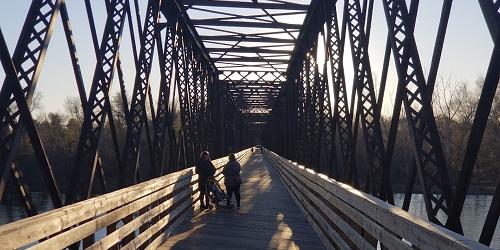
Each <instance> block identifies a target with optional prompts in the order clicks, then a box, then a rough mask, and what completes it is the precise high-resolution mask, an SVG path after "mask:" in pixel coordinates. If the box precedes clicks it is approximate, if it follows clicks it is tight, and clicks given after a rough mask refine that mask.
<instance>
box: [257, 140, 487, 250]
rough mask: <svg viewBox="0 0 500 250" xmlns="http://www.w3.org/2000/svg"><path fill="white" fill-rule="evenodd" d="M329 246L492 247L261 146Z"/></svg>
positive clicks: (375, 247) (344, 247) (394, 247)
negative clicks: (425, 219)
mask: <svg viewBox="0 0 500 250" xmlns="http://www.w3.org/2000/svg"><path fill="white" fill-rule="evenodd" d="M263 151H264V155H265V156H266V158H267V159H269V160H270V162H272V163H273V164H274V166H275V167H276V169H277V170H278V172H279V173H280V176H281V177H282V180H283V181H284V183H285V184H286V186H287V188H288V189H289V191H290V193H291V196H292V197H293V198H294V200H295V202H296V203H297V205H298V206H299V207H300V208H301V209H302V211H303V212H304V214H305V215H306V217H307V219H308V220H309V223H310V224H311V225H312V226H313V228H314V229H315V231H316V232H317V233H318V235H319V236H320V238H321V239H322V240H323V242H324V243H325V246H327V247H328V248H329V249H339V248H340V249H377V248H378V247H380V246H381V247H382V249H450V250H451V249H453V250H455V249H489V248H488V247H486V246H485V245H482V244H480V243H478V242H476V241H474V240H472V239H468V238H466V237H464V236H462V235H459V234H456V233H454V232H452V231H450V230H448V229H446V228H443V227H441V226H438V225H435V224H433V223H429V222H427V221H424V220H422V219H420V218H418V217H416V216H413V215H411V214H409V213H408V212H406V211H404V210H402V209H399V208H397V207H394V206H391V205H390V204H388V203H386V202H384V201H382V200H380V199H377V198H375V197H373V196H371V195H368V194H366V193H363V192H361V191H359V190H357V189H355V188H353V187H351V186H349V185H346V184H343V183H341V182H337V181H335V180H333V179H331V178H328V177H327V176H325V175H322V174H318V173H316V172H314V171H313V170H311V169H308V168H305V167H303V166H300V165H298V164H297V163H294V162H292V161H290V160H288V159H285V158H283V157H281V156H279V155H277V154H275V153H274V152H271V151H268V150H265V149H264V150H263Z"/></svg>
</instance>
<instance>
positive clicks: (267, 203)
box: [159, 153, 325, 249]
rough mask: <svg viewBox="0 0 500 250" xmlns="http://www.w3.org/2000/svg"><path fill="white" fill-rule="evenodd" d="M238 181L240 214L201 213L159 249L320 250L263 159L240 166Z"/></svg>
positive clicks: (230, 211)
mask: <svg viewBox="0 0 500 250" xmlns="http://www.w3.org/2000/svg"><path fill="white" fill-rule="evenodd" d="M242 179H243V184H242V186H241V209H239V210H237V209H235V208H234V209H227V208H219V209H213V210H210V211H204V212H202V213H200V214H198V215H196V216H195V217H193V218H191V219H189V220H187V221H184V222H183V223H182V224H181V225H179V226H178V227H177V228H176V229H175V230H174V232H173V233H172V236H171V237H170V238H168V240H167V241H166V242H164V243H163V244H162V245H161V246H160V247H159V249H325V247H324V246H323V243H322V242H321V240H320V239H319V237H318V236H317V235H316V232H315V231H314V230H313V228H312V227H311V225H310V224H309V223H308V222H307V220H306V218H305V217H304V215H303V214H302V211H301V210H300V209H299V208H298V207H297V205H296V204H295V203H294V201H293V200H292V198H291V197H290V194H289V193H288V190H287V189H286V187H285V186H284V184H283V183H282V181H281V179H280V177H279V175H278V173H277V172H276V170H275V169H274V168H273V167H272V166H271V165H270V164H268V163H267V162H266V160H265V159H264V158H263V156H262V154H260V153H256V154H254V156H252V158H251V159H249V161H248V162H247V163H246V164H245V165H244V166H243V167H242ZM235 203H236V202H235V201H234V197H233V204H235ZM223 204H225V201H224V203H223Z"/></svg>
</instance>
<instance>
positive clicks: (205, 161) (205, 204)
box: [195, 151, 215, 209]
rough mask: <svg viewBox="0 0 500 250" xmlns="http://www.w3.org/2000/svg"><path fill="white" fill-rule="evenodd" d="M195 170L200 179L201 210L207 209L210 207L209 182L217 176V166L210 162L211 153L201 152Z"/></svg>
mask: <svg viewBox="0 0 500 250" xmlns="http://www.w3.org/2000/svg"><path fill="white" fill-rule="evenodd" d="M195 170H196V173H197V174H198V178H199V179H198V182H199V183H198V184H199V187H200V202H201V209H207V208H209V206H210V197H209V191H208V188H207V185H208V180H209V179H210V178H214V174H215V166H214V164H212V162H211V160H210V153H208V151H203V152H201V154H200V159H199V160H198V163H197V164H196V168H195Z"/></svg>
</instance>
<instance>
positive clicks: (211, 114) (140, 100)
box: [0, 0, 283, 245]
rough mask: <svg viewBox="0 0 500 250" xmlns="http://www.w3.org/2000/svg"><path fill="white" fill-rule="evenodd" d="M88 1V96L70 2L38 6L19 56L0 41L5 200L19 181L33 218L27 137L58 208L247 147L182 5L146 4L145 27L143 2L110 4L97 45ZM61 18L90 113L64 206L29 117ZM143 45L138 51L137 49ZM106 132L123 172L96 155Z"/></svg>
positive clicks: (170, 1) (0, 155) (169, 0)
mask: <svg viewBox="0 0 500 250" xmlns="http://www.w3.org/2000/svg"><path fill="white" fill-rule="evenodd" d="M84 3H85V7H86V8H85V11H86V14H87V17H88V22H89V23H88V24H89V27H90V37H91V38H92V43H93V48H94V51H93V52H92V54H95V56H96V64H95V71H94V75H93V79H92V84H91V88H90V92H89V93H88V94H87V93H86V92H85V87H84V86H85V85H84V78H83V76H82V74H81V69H80V64H79V59H78V53H77V45H78V41H75V40H74V37H73V35H72V29H71V25H70V16H69V15H68V12H67V10H66V5H65V3H64V1H62V0H52V1H42V0H40V1H33V3H32V4H31V6H30V10H29V12H28V14H27V17H26V21H25V24H24V26H23V30H22V32H21V35H20V37H19V39H18V43H17V46H16V49H15V51H14V53H13V56H11V55H10V53H9V51H8V49H7V46H6V44H5V40H4V39H3V34H1V37H0V38H1V39H0V42H1V43H0V52H1V59H2V65H3V68H4V72H5V73H6V78H5V80H4V84H3V85H2V89H1V92H0V95H1V96H2V98H1V99H0V114H1V121H2V122H1V126H2V127H1V131H2V133H1V134H0V138H1V139H0V166H1V169H0V170H1V172H2V182H1V184H0V194H1V195H3V194H4V191H5V188H6V185H7V181H8V178H9V177H11V178H13V180H14V181H13V183H14V184H15V185H16V189H15V190H17V193H18V194H19V195H20V198H21V200H22V203H23V204H24V205H25V210H26V213H27V215H28V216H32V215H35V214H37V211H38V210H37V207H36V206H35V204H34V203H33V201H32V200H31V195H30V191H29V188H28V187H29V186H30V183H25V179H24V178H23V176H26V175H32V173H31V172H28V173H22V172H21V169H20V168H18V167H17V165H16V162H15V157H16V155H17V148H18V145H19V143H20V140H21V136H22V135H23V133H24V132H25V131H26V132H27V135H28V137H29V139H30V142H31V146H32V148H33V150H34V152H35V156H36V158H37V161H38V165H39V166H40V169H41V174H42V176H41V178H42V179H43V180H44V181H45V184H46V187H47V189H48V192H49V194H50V198H51V200H52V202H53V205H54V207H56V208H57V207H61V206H62V205H63V204H64V203H66V204H70V203H74V202H78V201H81V200H84V199H87V198H89V197H91V196H93V195H95V194H96V193H97V192H108V191H112V190H113V189H116V188H119V187H125V186H129V185H132V184H135V183H137V182H140V181H144V180H148V179H150V178H154V177H158V176H161V175H164V174H167V173H170V172H172V171H177V170H179V169H182V168H185V167H189V166H192V165H193V164H194V163H195V161H196V159H197V156H198V155H199V153H200V152H201V151H202V150H210V151H213V152H214V154H215V155H216V156H217V155H225V154H227V153H228V150H239V149H242V148H244V147H246V146H248V142H249V136H247V135H246V134H247V133H246V131H247V130H248V126H247V124H245V123H243V122H241V120H242V119H241V118H242V114H241V110H240V109H238V108H237V106H236V104H235V102H234V100H233V99H232V97H231V95H230V94H229V93H230V92H229V91H228V89H226V88H221V87H220V86H219V84H218V82H219V80H218V77H219V72H218V70H217V68H216V67H215V65H214V63H213V61H212V59H211V58H210V56H209V52H208V50H207V49H206V48H205V47H204V45H203V42H202V41H201V40H200V37H199V36H198V34H197V32H196V30H195V28H194V26H193V25H192V23H191V20H190V19H189V17H188V16H187V14H186V12H185V9H184V6H183V5H182V4H181V3H180V2H178V1H176V0H175V1H174V0H166V1H159V0H149V1H148V3H147V7H146V9H144V13H145V14H144V16H145V18H144V19H141V18H140V15H141V13H140V9H139V5H138V4H137V2H136V1H134V2H133V3H132V2H130V1H129V0H112V1H105V7H106V13H107V17H106V20H105V24H104V32H103V36H102V38H101V42H100V44H99V42H98V37H97V32H96V31H97V29H98V27H97V25H96V23H95V21H94V14H93V11H92V6H91V1H88V0H86V1H85V2H84ZM131 4H132V5H133V6H135V8H132V7H133V6H131ZM133 10H135V12H134V11H133ZM59 13H60V14H61V15H60V16H61V19H62V21H63V22H62V23H63V27H62V28H63V29H64V32H65V33H64V34H65V38H66V42H67V44H68V48H69V52H70V53H69V54H70V58H69V59H70V61H71V65H72V66H73V71H74V72H73V73H74V77H75V80H76V83H77V88H78V92H79V96H80V101H81V104H82V110H83V111H84V117H83V123H82V126H81V131H80V135H79V143H78V148H77V150H76V159H75V164H74V166H73V173H72V175H71V177H70V181H69V183H70V186H68V188H67V189H63V190H66V194H65V195H66V200H65V202H63V199H62V197H63V195H62V194H61V191H60V190H61V187H60V186H59V185H58V181H57V180H56V177H55V176H54V174H53V170H52V167H51V164H50V161H49V158H48V157H47V155H46V153H45V150H44V146H43V142H42V140H41V139H40V137H39V135H38V132H37V129H36V126H35V121H34V119H33V118H32V114H31V112H30V105H31V102H32V97H33V93H34V91H35V87H36V85H37V82H38V78H39V75H40V71H41V70H42V68H43V62H44V58H45V54H46V51H47V48H48V47H49V45H50V43H49V41H50V37H51V35H52V32H53V30H54V29H55V28H57V27H56V23H57V22H56V18H58V15H59ZM134 19H135V20H134ZM140 20H144V23H139V21H140ZM134 22H135V23H134ZM135 25H136V26H135ZM127 26H128V28H129V29H130V32H129V34H130V36H131V39H130V40H131V42H132V49H133V52H134V61H133V65H134V66H135V70H136V72H135V75H136V77H135V81H134V84H133V89H132V90H131V91H130V94H131V101H130V102H129V100H128V98H127V97H128V96H127V90H126V87H125V86H126V84H125V79H124V73H123V69H122V59H121V57H120V41H121V39H122V34H123V31H124V29H125V28H126V27H127ZM0 33H1V32H0ZM135 37H137V38H138V39H137V40H136V39H135ZM136 41H139V43H137V44H136ZM155 53H157V57H158V59H159V60H158V62H157V63H158V64H159V66H160V67H159V68H160V76H161V77H160V78H161V79H160V87H159V89H160V90H159V95H158V98H157V100H156V102H155V100H153V97H152V94H151V85H150V79H149V78H150V77H149V75H150V73H151V71H152V68H153V64H154V63H155V62H154V61H153V58H154V57H155V55H154V54H155ZM116 72H118V82H119V84H120V93H121V98H122V101H123V110H124V113H125V119H126V123H127V124H126V131H127V132H126V135H125V138H123V139H122V142H123V143H124V144H123V145H121V146H120V144H119V141H120V139H119V138H118V137H119V134H118V132H117V127H116V123H115V121H116V117H114V115H113V112H112V109H111V105H110V103H111V102H110V97H109V94H110V93H109V89H110V87H111V83H112V82H113V77H114V75H115V73H116ZM266 79H267V78H266ZM281 80H283V78H282V79H281ZM266 81H267V80H266ZM154 105H156V106H154ZM174 107H177V109H176V108H174ZM224 109H225V110H227V111H228V112H226V114H221V112H219V110H224ZM174 112H176V113H178V114H179V116H180V120H181V128H180V130H176V129H175V127H174V121H173V119H174V117H176V115H174ZM226 118H227V119H226ZM108 128H109V129H110V132H111V137H112V142H113V144H112V145H113V149H114V153H115V157H114V158H113V159H114V160H116V166H118V168H113V167H111V166H108V165H107V164H105V163H104V162H103V161H102V160H101V156H100V154H99V145H100V142H101V141H102V138H103V134H104V133H103V131H104V130H105V129H108ZM226 128H231V130H227V129H226ZM227 131H231V133H229V132H228V133H226V132H227ZM224 133H225V134H224ZM144 134H145V135H146V136H144ZM222 134H224V136H222ZM148 151H149V152H148ZM141 154H142V155H143V156H142V157H141ZM144 156H145V157H144ZM141 158H144V159H142V160H141ZM70 167H71V166H70ZM118 179H119V185H116V184H115V185H114V186H113V185H112V184H110V183H113V182H115V183H117V181H115V180H118ZM96 181H99V183H100V185H99V186H100V187H102V188H101V189H98V188H96V187H94V186H96V185H94V183H95V182H96ZM1 195H0V197H1ZM127 219H132V218H127ZM113 227H114V226H112V227H110V230H112V228H113ZM143 229H144V228H143ZM91 242H92V237H88V238H87V239H86V240H85V243H84V244H85V245H88V244H89V243H91Z"/></svg>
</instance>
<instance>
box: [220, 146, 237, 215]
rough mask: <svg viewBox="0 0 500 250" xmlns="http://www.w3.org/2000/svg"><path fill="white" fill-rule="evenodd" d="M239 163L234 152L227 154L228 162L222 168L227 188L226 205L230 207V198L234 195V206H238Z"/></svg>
mask: <svg viewBox="0 0 500 250" xmlns="http://www.w3.org/2000/svg"><path fill="white" fill-rule="evenodd" d="M240 171H241V165H240V163H238V161H237V160H236V157H235V156H234V154H230V155H229V162H228V163H227V165H226V166H225V167H224V169H223V170H222V174H223V175H224V185H225V186H226V190H227V207H231V198H232V196H233V193H234V196H235V197H236V206H237V207H238V208H240V185H241V176H240Z"/></svg>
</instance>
